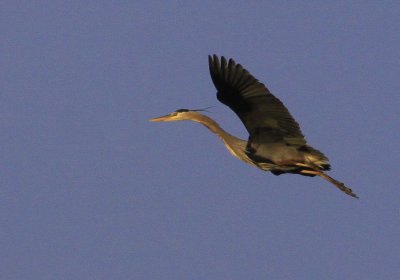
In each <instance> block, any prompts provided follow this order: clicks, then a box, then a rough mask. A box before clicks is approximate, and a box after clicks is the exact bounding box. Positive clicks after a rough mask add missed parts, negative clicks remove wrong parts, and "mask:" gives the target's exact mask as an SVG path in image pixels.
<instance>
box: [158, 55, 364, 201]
mask: <svg viewBox="0 0 400 280" xmlns="http://www.w3.org/2000/svg"><path fill="white" fill-rule="evenodd" d="M209 67H210V74H211V78H212V81H213V83H214V85H215V87H216V89H217V91H218V92H217V98H218V100H219V101H220V102H222V103H223V104H225V105H227V106H229V107H230V108H231V109H232V110H233V111H234V112H235V113H236V114H237V115H238V117H239V118H240V120H241V121H242V122H243V124H244V125H245V127H246V129H247V131H248V132H249V138H248V140H247V141H246V140H242V139H239V138H237V137H235V136H233V135H231V134H229V133H228V132H226V131H225V130H223V129H222V128H221V127H220V126H219V125H218V124H217V123H216V122H215V121H214V120H212V119H211V118H209V117H208V116H205V115H203V114H201V113H199V112H198V111H199V110H197V111H196V110H187V109H180V110H177V111H175V112H173V113H171V114H169V115H167V116H163V117H159V118H154V119H151V121H178V120H191V121H195V122H198V123H201V124H203V125H204V126H206V127H207V128H208V129H210V130H211V131H212V132H213V133H215V134H216V135H217V136H218V137H219V138H220V139H221V140H222V141H223V142H224V144H225V146H226V148H227V149H228V150H229V152H230V153H231V154H232V155H234V156H235V157H237V158H238V159H240V160H242V161H244V162H246V163H248V164H251V165H253V166H255V167H258V168H260V169H262V170H264V171H271V172H272V173H273V174H274V175H280V174H283V173H292V174H300V175H303V176H311V177H313V176H316V175H317V176H320V177H322V178H324V179H326V180H328V181H329V182H331V183H333V184H334V185H335V186H336V187H338V188H339V189H340V190H342V191H343V192H345V193H346V194H348V195H350V196H353V197H357V196H356V195H355V194H354V193H353V192H352V190H351V189H349V188H347V187H345V186H344V184H343V183H341V182H339V181H337V180H335V179H333V178H331V177H330V176H328V175H327V174H326V173H325V172H324V171H326V170H329V169H330V165H329V161H328V158H327V157H326V156H325V155H324V154H323V153H321V152H320V151H318V150H317V149H315V148H313V147H311V146H309V145H307V142H306V140H305V138H304V135H303V134H302V132H301V131H300V127H299V125H298V123H297V122H296V121H295V120H294V118H293V117H292V116H291V114H290V113H289V111H288V110H287V109H286V107H285V106H284V105H283V103H282V102H281V101H280V100H279V99H278V98H276V97H275V96H273V95H272V94H271V93H270V92H269V90H268V89H267V88H266V87H265V86H264V85H263V84H262V83H260V82H259V81H258V80H257V79H255V78H254V77H253V76H252V75H251V74H250V73H249V72H248V71H247V70H245V69H244V68H243V67H242V66H241V65H240V64H236V63H235V62H234V61H233V60H232V59H230V60H229V62H228V61H227V60H226V59H225V58H224V57H221V60H219V58H218V57H217V56H216V55H214V56H209Z"/></svg>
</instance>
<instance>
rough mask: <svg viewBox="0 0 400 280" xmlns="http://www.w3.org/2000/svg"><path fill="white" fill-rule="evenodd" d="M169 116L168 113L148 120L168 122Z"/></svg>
mask: <svg viewBox="0 0 400 280" xmlns="http://www.w3.org/2000/svg"><path fill="white" fill-rule="evenodd" d="M170 118H171V116H170V115H165V116H162V117H157V118H152V119H150V120H149V121H150V122H168V121H171V119H170Z"/></svg>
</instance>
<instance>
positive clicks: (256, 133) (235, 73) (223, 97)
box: [208, 55, 306, 145]
mask: <svg viewBox="0 0 400 280" xmlns="http://www.w3.org/2000/svg"><path fill="white" fill-rule="evenodd" d="M208 59H209V67H210V74H211V78H212V81H213V83H214V85H215V87H216V89H217V90H218V92H217V98H218V100H219V101H220V102H222V103H223V104H225V105H227V106H229V107H230V108H231V109H232V110H233V111H234V112H235V113H236V115H237V116H238V117H239V118H240V120H241V121H242V122H243V124H244V125H245V127H246V129H247V131H248V132H249V134H250V139H251V141H252V142H258V143H273V142H281V141H284V142H285V143H288V144H293V145H304V144H306V141H305V139H304V136H303V134H302V133H301V131H300V127H299V125H298V123H297V122H296V121H295V120H294V118H293V117H292V116H291V115H290V113H289V111H288V110H287V109H286V107H285V106H284V105H283V103H282V102H281V101H280V100H279V99H278V98H276V97H275V96H273V95H272V94H271V93H270V92H269V90H268V89H267V88H266V87H265V86H264V85H263V84H262V83H260V82H259V81H258V80H257V79H256V78H254V77H253V76H252V75H251V74H250V73H249V72H248V71H247V70H246V69H244V68H243V67H242V66H241V65H240V64H236V63H235V61H233V60H232V59H230V60H229V62H227V61H226V59H225V58H224V57H221V61H220V60H219V58H218V57H217V56H216V55H214V56H209V57H208Z"/></svg>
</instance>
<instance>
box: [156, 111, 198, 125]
mask: <svg viewBox="0 0 400 280" xmlns="http://www.w3.org/2000/svg"><path fill="white" fill-rule="evenodd" d="M196 111H199V110H188V109H179V110H176V111H175V112H172V113H171V114H168V115H166V116H161V117H158V118H152V119H150V121H151V122H173V121H185V120H195V119H196V117H197V116H199V115H200V114H199V113H197V112H196Z"/></svg>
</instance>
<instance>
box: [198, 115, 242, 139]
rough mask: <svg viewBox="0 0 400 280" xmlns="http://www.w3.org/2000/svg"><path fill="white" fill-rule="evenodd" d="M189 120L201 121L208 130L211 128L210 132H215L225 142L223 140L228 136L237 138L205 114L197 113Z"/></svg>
mask: <svg viewBox="0 0 400 280" xmlns="http://www.w3.org/2000/svg"><path fill="white" fill-rule="evenodd" d="M191 120H192V121H195V122H198V123H201V124H202V125H204V126H205V127H207V128H208V129H209V130H211V132H213V133H215V134H217V135H218V137H219V138H221V139H222V140H223V141H224V142H225V140H229V138H231V139H238V138H236V137H235V136H233V135H231V134H229V133H228V132H226V131H225V130H223V129H222V128H221V127H220V126H219V124H218V123H217V122H216V121H214V120H213V119H211V118H209V117H207V116H205V115H202V114H200V113H197V114H196V115H194V116H193V117H192V119H191ZM238 140H240V139H238Z"/></svg>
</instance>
